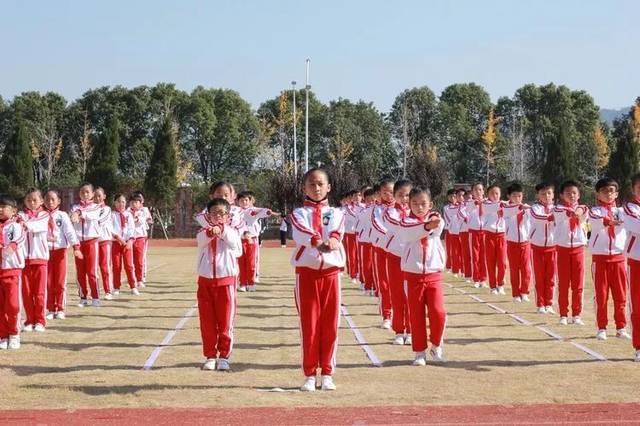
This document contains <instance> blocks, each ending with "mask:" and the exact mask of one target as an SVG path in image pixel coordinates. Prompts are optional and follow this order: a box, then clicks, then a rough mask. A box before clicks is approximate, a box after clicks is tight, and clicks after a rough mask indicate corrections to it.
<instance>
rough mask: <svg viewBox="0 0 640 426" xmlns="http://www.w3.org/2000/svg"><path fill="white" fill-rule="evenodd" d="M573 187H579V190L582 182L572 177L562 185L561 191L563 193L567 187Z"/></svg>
mask: <svg viewBox="0 0 640 426" xmlns="http://www.w3.org/2000/svg"><path fill="white" fill-rule="evenodd" d="M572 187H575V188H578V191H579V190H580V184H579V183H578V182H576V181H575V180H571V179H569V180H565V181H564V182H562V184H561V185H560V193H561V194H562V193H563V192H564V190H565V189H567V188H572Z"/></svg>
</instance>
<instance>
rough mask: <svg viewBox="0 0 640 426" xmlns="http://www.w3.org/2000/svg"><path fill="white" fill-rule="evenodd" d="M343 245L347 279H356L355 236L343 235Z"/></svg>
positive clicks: (356, 253) (356, 250) (356, 252)
mask: <svg viewBox="0 0 640 426" xmlns="http://www.w3.org/2000/svg"><path fill="white" fill-rule="evenodd" d="M344 243H345V249H346V253H347V272H348V273H349V277H351V278H356V277H357V276H358V242H357V240H356V234H347V233H345V234H344Z"/></svg>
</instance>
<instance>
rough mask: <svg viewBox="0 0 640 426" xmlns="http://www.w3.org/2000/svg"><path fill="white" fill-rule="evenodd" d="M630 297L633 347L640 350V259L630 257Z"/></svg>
mask: <svg viewBox="0 0 640 426" xmlns="http://www.w3.org/2000/svg"><path fill="white" fill-rule="evenodd" d="M627 262H628V265H629V299H630V302H631V303H630V310H631V334H632V338H633V347H634V349H635V350H637V351H639V350H640V261H638V260H633V259H629V260H628V261H627Z"/></svg>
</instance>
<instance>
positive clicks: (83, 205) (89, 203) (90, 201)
mask: <svg viewBox="0 0 640 426" xmlns="http://www.w3.org/2000/svg"><path fill="white" fill-rule="evenodd" d="M91 203H93V200H89V201H83V200H80V207H82V208H83V209H84V208H86V207H89V206H90V205H91Z"/></svg>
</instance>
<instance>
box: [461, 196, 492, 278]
mask: <svg viewBox="0 0 640 426" xmlns="http://www.w3.org/2000/svg"><path fill="white" fill-rule="evenodd" d="M471 195H472V199H471V200H469V201H467V202H466V203H465V206H464V212H465V215H466V220H467V222H468V225H469V250H470V253H471V271H472V275H473V283H474V284H473V286H474V287H475V288H480V287H487V283H486V281H487V259H486V252H485V248H484V238H485V223H484V222H485V214H484V185H482V184H481V183H476V184H474V185H473V187H472V188H471Z"/></svg>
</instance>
